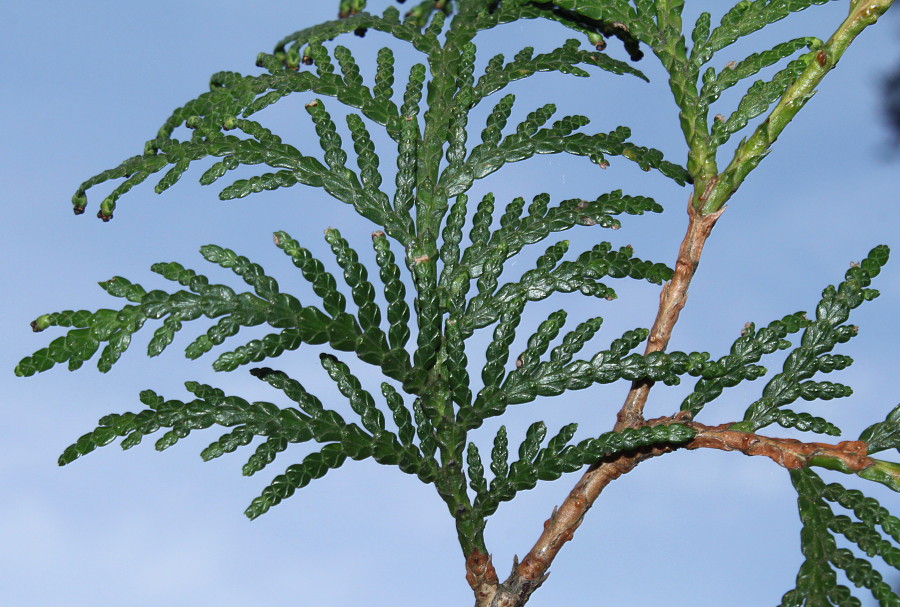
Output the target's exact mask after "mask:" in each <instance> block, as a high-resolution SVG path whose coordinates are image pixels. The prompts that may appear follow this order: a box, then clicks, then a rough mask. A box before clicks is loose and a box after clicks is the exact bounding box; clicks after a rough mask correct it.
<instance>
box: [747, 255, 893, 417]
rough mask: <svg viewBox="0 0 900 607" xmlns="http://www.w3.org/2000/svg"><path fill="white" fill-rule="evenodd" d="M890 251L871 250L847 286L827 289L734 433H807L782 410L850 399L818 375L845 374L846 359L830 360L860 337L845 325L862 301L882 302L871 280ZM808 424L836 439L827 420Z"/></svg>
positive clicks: (850, 273) (856, 266)
mask: <svg viewBox="0 0 900 607" xmlns="http://www.w3.org/2000/svg"><path fill="white" fill-rule="evenodd" d="M888 255H889V250H888V248H887V247H886V246H884V245H881V246H878V247H875V248H874V249H872V251H870V252H869V255H868V256H867V257H866V258H865V259H864V260H863V261H862V262H861V263H859V264H854V265H853V266H852V267H851V268H850V269H849V270H848V271H847V273H846V275H845V277H844V282H842V283H840V284H839V285H838V286H837V287H834V286H829V287H827V288H826V289H825V290H824V291H823V292H822V299H821V301H820V302H819V304H818V306H817V307H816V317H815V320H807V321H804V322H803V323H802V324H803V331H802V336H801V339H800V345H799V346H798V347H796V348H795V349H794V350H793V351H792V352H791V353H790V354H789V355H788V357H787V359H786V360H785V362H784V367H783V369H782V372H781V373H778V374H777V375H775V376H774V377H773V378H772V379H771V380H769V382H768V383H767V384H766V386H765V388H764V389H763V393H762V397H761V398H760V399H759V400H757V401H756V402H754V403H753V404H752V405H750V407H749V408H748V409H747V412H746V414H745V415H744V420H743V421H742V422H740V423H738V424H735V425H734V426H732V429H733V430H742V431H745V432H756V431H757V430H759V429H760V428H764V427H766V426H768V425H770V424H772V423H778V424H781V425H785V426H787V427H796V428H799V429H807V428H804V427H803V426H802V425H799V424H798V423H797V420H798V417H797V414H796V413H793V412H785V411H784V410H783V409H782V408H783V407H785V406H786V405H789V404H791V403H793V402H795V401H796V400H797V399H799V398H802V399H804V400H817V399H820V400H829V399H832V398H840V397H843V396H849V395H850V394H852V390H851V389H850V388H849V387H848V386H845V385H843V384H837V383H832V382H827V381H815V380H813V379H812V377H813V376H814V375H815V374H816V373H830V372H831V371H834V370H839V369H843V368H845V367H847V366H849V365H850V363H851V362H852V361H851V359H850V358H849V357H846V356H832V355H830V354H829V352H831V351H832V350H833V349H834V347H835V346H836V345H838V344H841V343H844V342H847V341H849V340H850V339H852V338H853V337H854V336H856V332H857V328H856V327H855V326H853V325H848V324H846V322H847V319H848V318H849V317H850V311H851V310H853V309H854V308H857V307H858V306H860V305H861V304H862V303H863V302H864V301H869V300H872V299H875V298H876V297H878V291H876V290H875V289H870V288H868V287H869V285H870V284H871V283H872V279H873V278H874V277H875V276H877V275H878V274H879V272H880V271H881V267H882V266H883V265H884V264H885V263H887V260H888ZM813 421H814V420H808V423H810V424H811V425H810V427H809V428H808V429H810V430H814V431H823V430H824V431H826V432H828V433H829V434H832V433H835V432H836V431H837V428H836V427H834V426H833V425H830V424H829V425H827V426H824V425H823V424H822V422H823V421H824V420H820V421H816V422H815V423H812V422H813Z"/></svg>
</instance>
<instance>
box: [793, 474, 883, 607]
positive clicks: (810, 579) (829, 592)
mask: <svg viewBox="0 0 900 607" xmlns="http://www.w3.org/2000/svg"><path fill="white" fill-rule="evenodd" d="M791 481H792V482H793V484H794V488H795V489H796V490H797V495H798V498H797V503H798V505H799V509H800V521H801V522H802V523H803V530H802V532H801V533H800V541H801V548H802V550H803V556H804V557H805V560H804V562H803V564H802V565H801V566H800V571H799V573H798V574H797V585H796V587H795V588H794V589H793V590H790V591H789V592H787V593H786V594H785V595H784V598H782V600H781V606H782V607H803V606H804V605H861V604H862V603H861V602H860V601H859V599H857V598H855V597H854V596H853V591H851V590H850V588H848V587H846V586H843V585H841V584H839V583H838V578H837V571H838V570H840V571H841V572H843V574H844V575H846V576H847V579H848V580H850V582H851V583H853V584H854V585H855V586H856V587H857V588H866V589H867V590H869V592H870V593H871V594H872V596H873V597H874V598H875V600H876V601H878V604H879V605H900V596H898V595H897V594H895V593H894V592H893V591H892V590H891V586H890V585H889V584H888V583H887V582H885V580H884V576H883V575H882V574H881V573H879V572H878V571H877V570H876V569H875V566H873V564H872V563H871V562H870V561H869V560H868V559H866V558H861V557H859V556H857V555H856V554H854V552H853V551H851V550H849V549H847V548H839V547H838V543H837V541H836V538H838V537H840V538H841V539H842V540H843V541H844V542H849V543H851V544H855V545H856V547H857V548H858V550H860V551H861V552H862V553H864V554H865V555H866V556H867V557H869V558H872V557H880V559H883V561H884V562H885V563H886V564H887V565H888V566H889V567H892V568H894V569H900V546H898V544H900V520H898V519H897V518H895V517H893V516H891V515H890V514H888V512H887V510H885V509H884V508H882V507H881V506H880V505H879V504H878V502H877V501H875V500H874V499H873V498H871V497H866V496H865V495H863V493H862V492H860V491H857V490H847V489H845V488H844V487H842V486H841V485H838V484H837V483H832V484H830V485H826V484H825V483H824V482H823V481H822V479H821V478H820V477H819V476H818V475H817V474H816V473H815V472H813V471H812V470H810V469H808V468H802V469H799V470H791ZM829 503H832V504H838V505H840V506H842V507H843V508H845V509H847V510H849V511H850V512H852V513H853V515H854V516H855V518H856V519H857V520H856V521H854V520H853V518H851V517H849V516H847V515H844V514H835V513H834V511H833V510H832V508H831V506H830V505H829Z"/></svg>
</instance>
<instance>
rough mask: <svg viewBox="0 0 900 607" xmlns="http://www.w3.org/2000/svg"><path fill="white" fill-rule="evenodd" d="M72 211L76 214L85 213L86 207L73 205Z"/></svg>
mask: <svg viewBox="0 0 900 607" xmlns="http://www.w3.org/2000/svg"><path fill="white" fill-rule="evenodd" d="M72 212H73V213H75V214H76V215H84V207H72Z"/></svg>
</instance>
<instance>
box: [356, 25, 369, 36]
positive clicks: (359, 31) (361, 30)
mask: <svg viewBox="0 0 900 607" xmlns="http://www.w3.org/2000/svg"><path fill="white" fill-rule="evenodd" d="M366 31H368V30H367V29H366V28H364V27H358V28H356V29H355V30H353V33H354V34H355V35H356V36H359V37H360V38H365V37H366Z"/></svg>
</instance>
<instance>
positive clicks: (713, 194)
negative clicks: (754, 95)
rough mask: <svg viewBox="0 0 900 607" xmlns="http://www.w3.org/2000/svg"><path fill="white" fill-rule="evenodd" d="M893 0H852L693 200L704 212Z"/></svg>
mask: <svg viewBox="0 0 900 607" xmlns="http://www.w3.org/2000/svg"><path fill="white" fill-rule="evenodd" d="M893 1H894V0H855V1H854V2H852V3H851V5H850V13H849V14H848V15H847V18H846V19H845V20H844V22H843V23H841V25H840V27H838V29H837V30H836V31H835V32H834V34H833V35H832V36H831V38H829V39H828V42H826V43H825V44H823V45H822V48H820V49H818V50H816V51H815V52H811V53H809V54H808V55H807V65H806V68H805V69H804V70H803V72H802V73H801V74H800V77H799V78H797V81H796V82H794V83H793V84H792V85H791V86H790V87H788V89H787V90H786V91H785V92H784V95H782V97H781V100H780V101H779V102H778V104H777V105H776V106H775V107H774V108H773V109H772V111H771V112H770V113H769V116H768V117H767V118H766V119H765V120H764V121H763V123H762V124H760V125H759V126H758V127H757V128H756V130H755V131H754V132H753V134H752V135H751V136H750V137H749V138H748V139H745V140H744V141H742V142H741V144H740V145H739V146H738V148H737V150H735V153H734V158H732V160H731V163H730V164H729V165H728V167H727V168H726V169H725V170H724V171H723V172H722V173H721V174H720V175H719V179H718V181H717V182H716V183H714V184H713V187H712V188H711V189H710V191H709V195H708V196H701V197H699V198H698V199H697V200H696V201H695V203H696V204H697V205H698V207H699V208H700V209H701V211H702V212H703V213H713V212H715V211H716V210H718V209H720V208H722V207H723V206H724V205H725V203H726V202H727V200H728V199H729V198H730V197H731V195H732V194H734V192H735V190H737V188H738V187H739V186H740V185H741V184H742V183H743V182H744V179H745V178H746V177H747V175H748V174H749V173H750V171H752V170H753V169H754V168H756V166H757V165H759V163H760V162H761V161H762V159H763V158H764V157H765V156H766V154H768V153H769V148H771V147H772V144H773V143H774V142H775V140H776V139H778V136H779V135H780V134H781V132H782V131H783V130H784V129H785V127H786V126H787V125H788V123H789V122H790V121H791V120H793V119H794V116H796V115H797V112H799V111H800V108H802V107H803V105H804V104H805V103H806V102H807V101H809V99H810V98H811V97H812V96H813V95H814V94H815V93H816V90H815V88H816V87H817V86H818V85H819V83H820V82H821V81H822V79H823V78H824V77H825V75H826V74H827V73H828V72H829V71H831V69H832V68H833V67H834V66H835V65H836V64H837V62H838V60H840V58H841V57H842V56H843V54H844V51H846V50H847V47H848V46H850V43H851V42H853V40H854V39H855V38H856V37H857V36H858V35H859V34H860V33H862V31H863V30H864V29H866V28H867V27H869V26H870V25H872V24H873V23H875V22H876V21H877V20H878V18H879V17H880V16H881V15H882V14H884V12H885V11H886V10H887V9H888V8H889V7H890V6H891V4H893Z"/></svg>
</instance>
